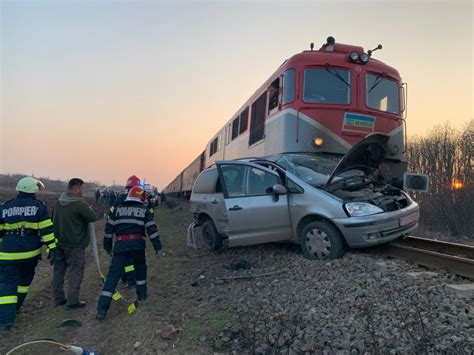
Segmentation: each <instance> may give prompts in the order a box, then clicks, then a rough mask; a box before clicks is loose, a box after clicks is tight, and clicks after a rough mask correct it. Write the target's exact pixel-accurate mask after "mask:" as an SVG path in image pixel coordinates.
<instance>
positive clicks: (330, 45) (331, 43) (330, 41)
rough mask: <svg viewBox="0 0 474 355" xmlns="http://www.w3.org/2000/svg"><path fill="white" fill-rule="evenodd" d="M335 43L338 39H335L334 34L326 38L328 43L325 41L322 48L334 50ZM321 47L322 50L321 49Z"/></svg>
mask: <svg viewBox="0 0 474 355" xmlns="http://www.w3.org/2000/svg"><path fill="white" fill-rule="evenodd" d="M334 43H336V40H335V39H334V37H333V36H329V37H328V38H327V39H326V43H324V44H323V45H322V46H321V49H324V50H326V51H329V52H331V51H333V50H334V47H333V46H334ZM321 49H320V50H321Z"/></svg>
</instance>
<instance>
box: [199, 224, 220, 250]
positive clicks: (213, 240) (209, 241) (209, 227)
mask: <svg viewBox="0 0 474 355" xmlns="http://www.w3.org/2000/svg"><path fill="white" fill-rule="evenodd" d="M201 233H202V240H203V242H204V246H205V247H206V249H208V250H214V251H218V250H222V246H223V245H224V240H223V239H222V236H221V235H220V234H219V233H218V232H217V229H216V226H215V225H214V222H212V221H211V220H210V219H206V220H205V221H204V222H203V223H202V224H201Z"/></svg>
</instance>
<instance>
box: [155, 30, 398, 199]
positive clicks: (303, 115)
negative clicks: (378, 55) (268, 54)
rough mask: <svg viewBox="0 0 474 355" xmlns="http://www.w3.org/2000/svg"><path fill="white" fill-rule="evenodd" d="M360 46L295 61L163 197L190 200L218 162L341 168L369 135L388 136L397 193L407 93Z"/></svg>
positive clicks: (389, 170) (391, 71)
mask: <svg viewBox="0 0 474 355" xmlns="http://www.w3.org/2000/svg"><path fill="white" fill-rule="evenodd" d="M381 48H382V46H381V45H379V46H377V48H375V49H374V50H369V51H367V52H365V51H364V49H363V48H362V47H360V46H354V45H348V44H341V43H336V42H335V40H334V38H333V37H328V39H327V42H326V43H324V44H323V45H322V47H321V48H320V49H319V50H314V46H313V44H311V46H310V50H305V51H303V52H302V53H299V54H296V55H294V56H292V57H291V58H289V59H287V60H286V61H284V62H283V64H282V65H281V66H280V67H279V68H278V69H277V70H276V71H275V72H274V73H273V74H272V75H271V76H270V77H269V78H268V80H267V81H266V82H265V83H263V85H262V86H261V87H260V88H259V89H258V90H257V91H256V92H255V93H254V94H253V95H252V96H251V97H250V98H249V99H248V100H247V101H246V102H245V103H244V104H243V105H242V106H241V107H240V109H239V110H238V111H237V112H236V113H235V114H234V115H233V116H232V117H231V119H230V120H228V121H227V123H226V124H225V125H224V126H223V127H222V128H221V129H220V130H219V131H218V132H217V133H216V134H215V135H214V136H213V137H212V138H211V139H210V141H209V143H208V144H207V146H206V149H205V151H204V152H202V153H201V154H200V155H199V156H198V157H197V158H196V159H195V160H194V161H193V162H192V163H191V164H190V165H188V166H187V167H186V168H185V169H184V170H183V171H182V172H181V173H180V174H179V175H178V176H177V177H176V178H175V179H174V180H173V181H172V182H171V183H170V184H169V185H168V186H167V187H166V188H165V189H164V192H165V193H168V194H174V195H178V196H184V197H189V195H190V193H191V189H192V186H193V183H194V181H195V180H196V178H197V176H198V174H199V173H200V172H201V171H202V170H203V169H205V168H206V167H208V166H210V165H212V164H213V163H214V162H215V161H217V160H229V159H238V158H244V157H262V156H269V155H275V154H280V153H289V152H313V153H320V154H323V155H324V156H325V157H327V158H330V159H334V160H339V159H340V158H341V157H342V156H343V155H344V154H345V153H347V151H348V150H349V149H350V148H351V147H352V146H353V145H354V144H355V143H357V142H358V141H360V140H361V139H362V138H364V137H365V136H366V135H367V134H370V133H373V132H380V133H385V134H388V135H389V136H390V140H389V143H388V150H389V151H388V157H389V158H388V159H387V160H386V161H385V162H384V164H383V170H384V174H385V176H386V177H387V178H388V179H389V181H392V183H394V184H397V181H398V182H399V184H398V185H400V186H401V181H402V176H403V173H404V172H405V171H406V168H407V163H406V161H405V158H404V151H405V132H404V127H405V113H406V107H405V106H406V105H405V103H406V95H405V94H406V90H405V86H404V84H403V83H402V79H401V77H400V74H399V73H398V71H397V70H396V69H395V68H393V67H390V66H388V65H387V64H385V63H383V62H381V61H379V60H377V59H375V58H372V53H373V52H374V51H375V50H377V49H381Z"/></svg>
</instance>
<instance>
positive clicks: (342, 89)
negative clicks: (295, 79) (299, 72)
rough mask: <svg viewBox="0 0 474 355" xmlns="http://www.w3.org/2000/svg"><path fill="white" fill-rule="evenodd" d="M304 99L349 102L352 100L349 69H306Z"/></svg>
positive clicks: (336, 102)
mask: <svg viewBox="0 0 474 355" xmlns="http://www.w3.org/2000/svg"><path fill="white" fill-rule="evenodd" d="M304 101H305V102H309V103H321V104H342V105H347V104H349V103H350V102H351V76H350V72H349V70H344V69H335V68H332V67H328V68H325V69H316V68H308V69H305V71H304Z"/></svg>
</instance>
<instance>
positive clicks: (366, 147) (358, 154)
mask: <svg viewBox="0 0 474 355" xmlns="http://www.w3.org/2000/svg"><path fill="white" fill-rule="evenodd" d="M389 138H390V137H389V136H388V135H386V134H383V133H372V134H369V135H368V136H367V137H365V138H364V139H362V140H361V141H360V142H359V143H357V144H355V145H354V146H353V147H352V148H351V149H350V150H349V151H348V152H347V153H346V155H344V157H343V158H342V159H341V160H340V161H339V164H337V166H336V168H335V169H334V171H333V172H332V174H331V176H329V179H328V181H327V182H326V185H325V186H324V187H325V188H326V187H327V186H329V185H330V184H331V182H332V180H333V179H334V177H336V176H337V175H339V174H341V173H343V172H344V171H348V170H352V169H361V170H364V171H365V172H367V173H369V174H370V173H371V172H372V171H373V170H375V169H376V168H378V166H379V165H380V163H382V162H383V161H384V159H385V157H386V155H387V153H386V152H387V142H388V140H389Z"/></svg>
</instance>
